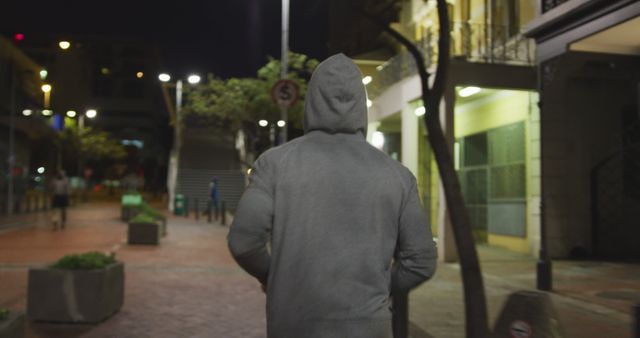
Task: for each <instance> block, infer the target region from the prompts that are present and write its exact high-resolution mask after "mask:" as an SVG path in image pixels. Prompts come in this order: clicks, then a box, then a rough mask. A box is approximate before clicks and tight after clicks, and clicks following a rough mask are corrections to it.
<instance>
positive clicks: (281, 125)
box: [278, 120, 287, 128]
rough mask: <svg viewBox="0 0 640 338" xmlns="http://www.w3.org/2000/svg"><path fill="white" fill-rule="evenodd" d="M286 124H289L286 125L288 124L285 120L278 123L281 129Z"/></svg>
mask: <svg viewBox="0 0 640 338" xmlns="http://www.w3.org/2000/svg"><path fill="white" fill-rule="evenodd" d="M286 124H287V123H286V122H284V120H280V121H278V127H280V128H282V127H284V126H285V125H286Z"/></svg>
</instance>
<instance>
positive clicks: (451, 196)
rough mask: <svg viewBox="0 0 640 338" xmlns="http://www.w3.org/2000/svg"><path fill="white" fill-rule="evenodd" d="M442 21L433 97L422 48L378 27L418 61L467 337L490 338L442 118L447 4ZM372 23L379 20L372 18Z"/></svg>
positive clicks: (442, 1) (475, 258) (466, 215)
mask: <svg viewBox="0 0 640 338" xmlns="http://www.w3.org/2000/svg"><path fill="white" fill-rule="evenodd" d="M438 19H439V22H440V32H439V39H438V67H437V69H436V75H435V79H434V84H433V89H431V93H429V82H428V79H429V74H428V73H427V69H426V67H425V64H424V58H423V56H422V54H421V52H420V51H419V50H418V48H416V46H415V45H414V44H413V43H411V42H410V41H409V40H407V39H406V38H405V37H404V36H402V35H401V34H400V33H398V32H396V31H395V30H393V29H392V28H390V27H389V26H388V25H386V24H384V23H380V22H378V23H379V24H382V25H383V26H384V30H385V31H386V32H387V33H389V34H390V35H391V36H393V37H394V38H395V39H396V40H398V41H399V42H400V43H401V44H403V45H404V46H405V47H406V48H407V50H408V51H409V52H410V53H411V55H412V56H413V57H414V59H415V62H416V65H417V68H418V72H419V75H420V82H421V85H422V102H424V106H425V109H426V114H425V125H426V128H427V131H428V134H427V138H428V142H429V143H430V145H431V149H433V153H434V156H435V159H436V162H437V164H438V171H439V173H440V178H441V181H442V185H443V187H444V193H445V198H446V202H447V207H448V209H449V217H450V218H451V224H452V226H453V234H454V238H455V242H456V245H457V247H458V256H459V258H460V268H461V273H462V283H463V287H464V300H465V320H466V333H467V337H468V338H486V337H488V335H489V327H488V317H487V305H486V297H485V293H484V285H483V281H482V273H481V271H480V264H479V262H478V254H477V252H476V247H475V243H474V240H473V236H472V233H471V224H470V222H469V213H468V211H467V208H466V206H465V204H464V199H463V197H462V192H461V189H460V182H459V180H458V175H457V174H456V171H455V168H454V165H453V160H452V157H451V153H450V152H449V147H448V145H447V140H446V139H445V136H444V133H443V132H442V127H441V125H440V120H439V116H438V115H439V110H440V109H439V108H440V100H441V99H442V96H443V94H444V90H445V86H446V81H447V79H446V76H447V71H448V68H449V45H450V36H449V20H448V14H447V3H446V1H445V0H438ZM372 20H375V19H373V18H372ZM376 21H377V20H376Z"/></svg>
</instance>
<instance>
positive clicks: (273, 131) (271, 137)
mask: <svg viewBox="0 0 640 338" xmlns="http://www.w3.org/2000/svg"><path fill="white" fill-rule="evenodd" d="M286 125H287V122H286V121H285V120H278V122H276V123H273V122H269V121H267V120H264V119H262V120H260V121H258V126H260V127H262V128H266V127H269V141H270V143H271V147H273V146H274V145H275V141H276V126H278V127H279V128H284V129H283V132H284V130H286V128H285V126H286ZM281 135H282V133H281Z"/></svg>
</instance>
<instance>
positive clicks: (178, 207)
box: [173, 194, 184, 216]
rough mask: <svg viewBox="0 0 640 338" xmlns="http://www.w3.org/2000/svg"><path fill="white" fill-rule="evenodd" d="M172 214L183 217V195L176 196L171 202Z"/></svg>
mask: <svg viewBox="0 0 640 338" xmlns="http://www.w3.org/2000/svg"><path fill="white" fill-rule="evenodd" d="M173 214H174V215H179V216H182V215H184V195H183V194H176V197H175V198H174V200H173Z"/></svg>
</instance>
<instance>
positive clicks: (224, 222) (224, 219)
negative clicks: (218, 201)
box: [220, 201, 227, 225]
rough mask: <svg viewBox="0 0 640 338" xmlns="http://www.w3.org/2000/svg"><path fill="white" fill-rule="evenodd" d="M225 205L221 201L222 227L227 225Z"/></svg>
mask: <svg viewBox="0 0 640 338" xmlns="http://www.w3.org/2000/svg"><path fill="white" fill-rule="evenodd" d="M225 204H226V203H225V202H224V201H222V205H221V208H220V209H222V210H221V212H222V225H227V208H226V205H225Z"/></svg>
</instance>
